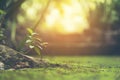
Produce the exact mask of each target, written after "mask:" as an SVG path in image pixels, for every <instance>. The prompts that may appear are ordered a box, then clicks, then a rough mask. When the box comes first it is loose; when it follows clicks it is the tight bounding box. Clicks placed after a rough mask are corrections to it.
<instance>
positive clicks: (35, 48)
mask: <svg viewBox="0 0 120 80" xmlns="http://www.w3.org/2000/svg"><path fill="white" fill-rule="evenodd" d="M34 50H35V52H36V53H37V54H38V55H40V54H41V53H40V49H39V48H38V47H37V46H35V47H34Z"/></svg>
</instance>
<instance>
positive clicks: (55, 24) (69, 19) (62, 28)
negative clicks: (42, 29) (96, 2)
mask: <svg viewBox="0 0 120 80" xmlns="http://www.w3.org/2000/svg"><path fill="white" fill-rule="evenodd" d="M61 9H62V13H61V11H60V9H58V8H56V7H51V8H50V12H49V14H48V15H47V16H46V23H47V27H48V28H49V29H50V28H56V29H54V30H57V31H58V32H61V33H64V34H66V33H82V32H83V31H84V30H85V29H87V28H88V27H89V25H88V22H87V20H86V14H85V12H84V11H83V10H82V6H81V5H80V3H78V2H75V1H73V2H72V1H71V3H70V4H61Z"/></svg>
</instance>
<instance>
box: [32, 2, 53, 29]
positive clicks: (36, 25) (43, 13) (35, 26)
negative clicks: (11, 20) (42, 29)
mask: <svg viewBox="0 0 120 80" xmlns="http://www.w3.org/2000/svg"><path fill="white" fill-rule="evenodd" d="M50 2H51V0H48V2H47V5H46V7H45V9H44V10H43V12H42V13H41V17H40V19H39V20H38V21H37V23H36V24H35V25H34V26H33V31H35V30H36V28H37V27H38V25H39V24H40V23H41V22H42V20H43V18H44V15H45V12H46V11H47V9H48V7H49V5H50Z"/></svg>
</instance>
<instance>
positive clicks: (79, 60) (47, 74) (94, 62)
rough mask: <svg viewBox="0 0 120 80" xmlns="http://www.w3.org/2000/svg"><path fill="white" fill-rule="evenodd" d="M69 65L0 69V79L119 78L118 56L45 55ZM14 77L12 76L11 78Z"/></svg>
mask: <svg viewBox="0 0 120 80" xmlns="http://www.w3.org/2000/svg"><path fill="white" fill-rule="evenodd" d="M47 59H50V61H51V62H53V63H59V64H67V65H69V66H70V67H57V68H53V67H48V68H38V69H26V70H17V71H10V70H8V71H0V80H119V79H120V62H119V61H120V57H119V56H117V57H113V56H111V57H110V56H109V57H107V56H89V57H87V56H82V57H79V56H77V57H75V56H74V57H73V56H72V57H47ZM13 77H14V78H13Z"/></svg>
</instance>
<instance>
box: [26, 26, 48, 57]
mask: <svg viewBox="0 0 120 80" xmlns="http://www.w3.org/2000/svg"><path fill="white" fill-rule="evenodd" d="M27 31H28V38H27V40H26V44H28V47H29V48H30V49H34V50H35V52H36V53H37V54H38V55H40V56H41V59H42V54H41V50H42V49H43V47H46V45H47V44H48V43H47V42H43V41H42V40H41V39H40V36H39V34H37V33H35V32H34V31H33V30H32V29H31V28H27Z"/></svg>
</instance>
